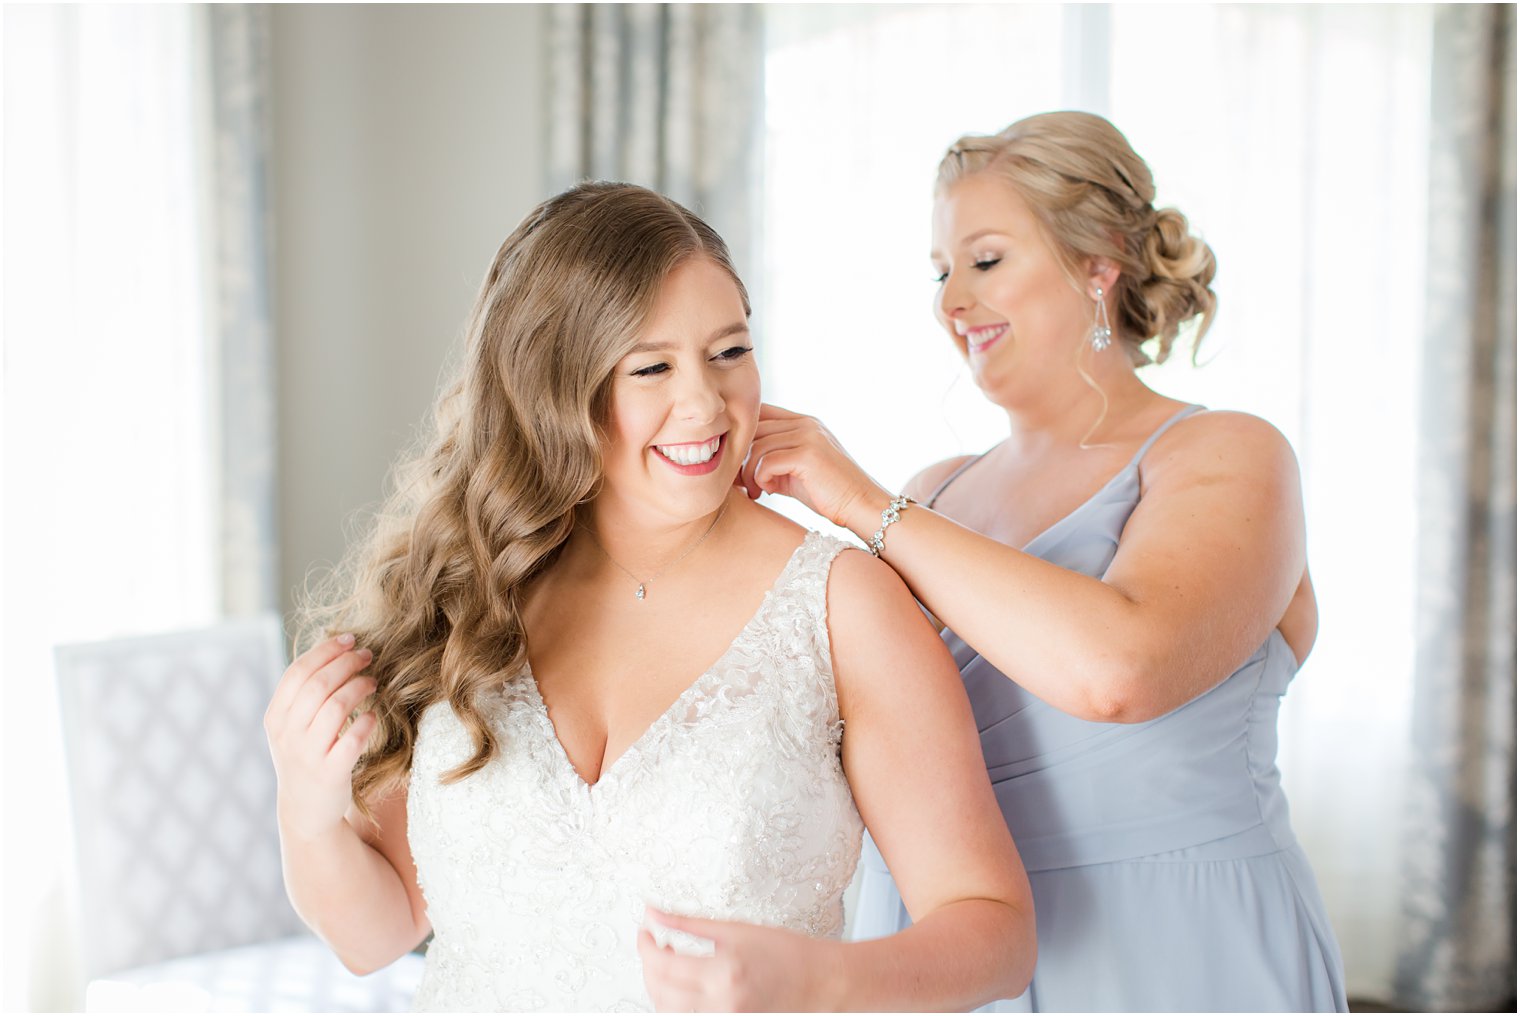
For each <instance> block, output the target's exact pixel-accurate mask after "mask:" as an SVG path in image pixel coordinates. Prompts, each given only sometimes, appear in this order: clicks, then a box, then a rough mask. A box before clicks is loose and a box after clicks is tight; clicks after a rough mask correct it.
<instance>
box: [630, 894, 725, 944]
mask: <svg viewBox="0 0 1520 1016" xmlns="http://www.w3.org/2000/svg"><path fill="white" fill-rule="evenodd" d="M644 913H645V914H647V915H648V916H649V918H650V920H652V921H654V922H655V923H656V924H659V925H663V926H664V927H667V928H674V929H675V930H676V931H684V932H686V933H687V934H689V935H698V936H700V937H702V938H710V939H712V940H713V943H714V944H716V943H718V942H720V941H722V940H723V939H725V938H727V937H728V934H727V933H728V931H729V929H731V928H732V927H733V926H734V922H732V921H715V920H713V919H712V918H709V917H686V916H684V915H682V914H667V913H666V912H665V911H663V910H658V909H656V908H654V907H652V906H649V905H648V904H646V905H645V906H644Z"/></svg>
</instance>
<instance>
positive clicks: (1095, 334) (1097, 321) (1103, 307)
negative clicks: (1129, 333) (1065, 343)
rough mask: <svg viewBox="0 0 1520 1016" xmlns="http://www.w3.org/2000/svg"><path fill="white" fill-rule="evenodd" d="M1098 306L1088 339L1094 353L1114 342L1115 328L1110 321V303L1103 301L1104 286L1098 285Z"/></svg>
mask: <svg viewBox="0 0 1520 1016" xmlns="http://www.w3.org/2000/svg"><path fill="white" fill-rule="evenodd" d="M1096 299H1097V301H1098V303H1097V306H1095V307H1094V308H1093V326H1092V332H1091V333H1089V336H1088V341H1089V342H1091V343H1092V348H1093V352H1094V353H1101V352H1103V351H1104V350H1105V349H1107V348H1108V347H1109V346H1111V345H1113V342H1114V330H1113V328H1112V326H1110V325H1109V322H1108V304H1106V303H1104V302H1103V287H1102V286H1099V287H1098V295H1097V298H1096Z"/></svg>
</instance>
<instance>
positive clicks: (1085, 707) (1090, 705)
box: [1076, 653, 1169, 723]
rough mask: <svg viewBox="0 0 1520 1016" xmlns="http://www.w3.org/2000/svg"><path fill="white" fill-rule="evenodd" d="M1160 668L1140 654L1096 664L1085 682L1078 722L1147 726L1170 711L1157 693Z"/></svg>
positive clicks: (1160, 677) (1163, 683)
mask: <svg viewBox="0 0 1520 1016" xmlns="http://www.w3.org/2000/svg"><path fill="white" fill-rule="evenodd" d="M1160 671H1161V668H1160V666H1159V665H1158V664H1156V663H1155V662H1154V661H1151V660H1150V659H1147V658H1145V657H1143V656H1141V655H1140V654H1138V653H1135V654H1126V655H1125V656H1122V657H1108V658H1105V659H1102V660H1099V661H1094V663H1093V664H1092V665H1091V667H1090V668H1089V669H1088V674H1087V677H1086V680H1084V681H1083V682H1082V688H1083V693H1082V695H1081V698H1080V700H1079V702H1078V708H1077V710H1076V715H1077V718H1078V719H1083V720H1089V721H1091V722H1094V723H1144V722H1146V721H1147V720H1154V719H1155V718H1156V717H1158V716H1161V715H1163V714H1165V713H1166V712H1168V711H1169V707H1168V705H1167V704H1166V703H1165V702H1162V701H1161V700H1160V698H1161V696H1160V695H1159V694H1158V692H1160V691H1161V690H1162V689H1163V688H1164V686H1165V683H1166V682H1165V680H1164V678H1163V677H1162V675H1161V673H1160Z"/></svg>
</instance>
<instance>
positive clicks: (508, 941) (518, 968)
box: [407, 533, 863, 1012]
mask: <svg viewBox="0 0 1520 1016" xmlns="http://www.w3.org/2000/svg"><path fill="white" fill-rule="evenodd" d="M846 546H848V545H847V544H845V543H844V542H842V541H840V540H836V539H834V538H833V537H829V536H824V535H821V534H819V533H809V534H808V535H807V536H806V538H804V540H803V542H802V544H801V545H800V546H799V547H798V548H797V550H796V551H794V552H793V554H792V556H791V558H790V560H788V562H787V564H786V567H785V568H784V569H783V570H782V572H781V574H780V575H779V576H778V577H777V579H776V581H775V583H774V584H773V585H772V587H771V589H770V590H769V591H768V592H767V593H766V594H765V599H764V600H763V601H762V603H761V605H760V608H759V609H758V610H757V611H756V612H755V615H754V616H753V617H752V618H750V620H749V622H748V623H747V624H746V625H745V626H744V628H743V629H742V630H741V631H740V632H739V634H738V635H737V636H736V637H735V639H734V641H733V642H732V643H730V645H729V647H728V649H727V650H726V651H725V652H724V653H723V655H722V656H721V657H720V658H719V659H718V661H717V662H716V663H714V664H713V665H712V666H711V667H709V668H708V669H707V670H706V671H705V672H704V673H702V674H701V675H700V676H699V677H697V678H696V680H695V681H693V683H692V684H691V685H690V686H688V687H687V688H686V690H685V691H683V692H682V693H681V694H680V696H678V697H677V698H676V700H675V701H674V702H673V703H672V704H671V706H670V708H669V709H667V710H666V711H665V713H663V714H662V715H661V716H660V717H659V718H658V719H657V720H655V722H654V723H653V724H651V725H650V727H649V729H648V730H646V731H645V732H644V734H643V735H642V736H640V738H639V739H638V740H637V741H635V742H634V744H633V745H632V746H631V747H629V748H628V750H627V751H626V752H625V753H624V754H623V755H621V756H619V757H618V758H617V759H616V760H614V761H613V762H612V763H611V764H610V765H609V766H608V767H607V768H606V769H605V770H604V771H603V773H602V775H601V777H600V779H599V780H598V781H597V782H596V783H595V784H592V785H587V784H586V782H585V781H584V780H583V779H582V778H581V777H580V775H579V774H578V773H576V771H575V769H574V768H573V767H572V766H571V764H570V760H569V758H568V757H567V756H566V754H565V752H564V749H563V747H562V746H561V745H560V742H559V740H558V738H557V737H556V736H555V733H554V726H553V724H552V723H551V722H550V720H549V714H548V711H547V709H546V708H545V706H544V702H543V699H542V697H540V695H539V693H538V686H537V684H536V683H535V682H534V680H533V677H532V674H531V673H530V672H528V671H527V670H526V669H524V671H523V672H522V673H521V674H519V675H518V676H517V677H516V678H514V679H513V680H511V681H509V682H508V683H507V685H506V687H505V688H503V689H502V690H501V691H500V692H498V693H497V695H498V696H499V701H498V702H496V703H494V708H493V709H492V710H491V711H490V722H491V723H492V725H493V727H494V729H495V730H496V732H497V734H498V736H499V737H500V743H501V745H502V751H501V754H500V755H499V756H498V757H497V758H496V759H495V760H493V761H492V763H491V764H490V765H488V766H487V767H486V768H485V769H483V770H481V771H480V772H478V773H476V774H474V775H473V776H470V777H467V778H466V779H464V780H461V781H459V782H457V783H454V784H452V785H444V784H442V783H440V782H439V779H438V777H439V775H440V774H441V773H443V772H446V771H447V770H449V769H450V768H452V767H454V766H455V765H457V764H459V763H460V762H462V761H463V760H464V759H466V758H468V757H469V756H470V754H471V753H472V750H473V746H472V744H471V741H470V738H469V735H468V734H467V733H466V731H465V729H464V727H463V726H462V725H461V724H460V723H459V721H458V718H457V717H456V716H455V715H454V713H453V711H452V709H451V708H450V707H449V706H448V704H447V703H438V704H435V705H433V706H431V707H429V708H428V709H427V711H426V712H424V714H423V716H422V719H421V722H420V725H419V729H418V736H417V745H416V750H415V753H414V756H413V763H412V773H411V783H410V789H409V797H408V805H407V820H408V831H409V838H410V841H411V848H412V856H413V858H414V859H415V860H416V863H417V872H418V879H419V882H420V884H421V886H422V890H423V894H424V896H425V897H426V899H427V904H428V916H429V918H430V920H431V921H432V925H433V931H434V938H433V941H432V943H431V944H430V945H429V947H428V953H427V963H426V971H425V973H424V975H423V980H422V985H421V987H420V988H419V990H418V993H417V996H416V999H415V1002H414V1007H415V1008H416V1009H419V1010H476V1011H502V1010H534V1009H546V1010H582V1011H584V1010H604V1011H615V1012H617V1011H625V1012H626V1011H647V1010H649V1009H651V1008H652V1004H651V1002H650V999H649V995H648V993H647V992H646V991H645V988H644V977H643V970H642V967H641V965H640V963H639V957H638V953H637V951H636V947H635V940H636V936H637V933H638V929H639V927H640V926H641V924H642V922H643V918H644V907H645V904H646V903H649V904H654V905H655V906H657V907H660V908H661V909H665V910H668V911H671V912H674V913H682V914H690V915H694V916H700V917H712V918H720V919H724V920H738V921H748V922H752V923H756V924H766V925H772V926H777V927H784V928H790V929H792V930H795V931H800V932H804V933H806V934H809V935H814V936H830V937H836V938H837V937H838V936H839V935H840V934H841V932H842V931H843V929H844V891H845V888H846V887H847V886H848V885H849V883H850V879H851V878H852V877H853V875H854V873H855V865H856V862H857V861H858V860H859V857H860V842H861V832H862V829H863V826H862V823H861V820H860V815H859V813H858V812H857V811H856V810H855V802H854V799H853V798H852V797H851V795H850V788H849V785H848V783H847V782H846V781H845V777H844V771H843V768H842V766H841V763H840V756H839V750H840V744H841V741H842V738H843V735H844V723H843V721H842V720H841V719H840V718H839V704H838V699H837V698H836V695H835V688H834V675H833V669H832V664H831V661H830V655H829V641H828V629H827V626H826V616H825V609H826V608H825V604H826V600H825V594H826V589H827V583H828V573H829V567H830V564H831V563H832V562H833V559H834V557H835V556H836V555H837V554H838V553H839V552H840V551H841V550H843V549H844V548H845V547H846Z"/></svg>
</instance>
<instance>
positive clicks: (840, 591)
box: [828, 547, 943, 662]
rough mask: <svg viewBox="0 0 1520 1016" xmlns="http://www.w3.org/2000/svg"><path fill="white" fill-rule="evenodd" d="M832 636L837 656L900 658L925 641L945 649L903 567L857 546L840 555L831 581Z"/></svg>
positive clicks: (831, 571) (829, 607)
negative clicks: (896, 568) (900, 574)
mask: <svg viewBox="0 0 1520 1016" xmlns="http://www.w3.org/2000/svg"><path fill="white" fill-rule="evenodd" d="M828 627H829V642H830V644H831V646H832V648H833V652H834V655H835V657H836V659H842V660H845V661H846V662H848V661H851V660H856V659H862V658H866V657H871V658H875V657H882V658H883V659H893V658H896V660H897V662H902V660H901V654H902V653H904V652H908V651H910V650H913V649H915V648H919V647H922V646H931V647H932V648H933V649H941V648H942V645H943V644H942V643H941V642H940V639H939V633H938V632H937V631H935V629H934V626H933V625H932V624H931V623H930V621H929V619H928V616H927V615H926V614H925V613H924V612H923V609H922V608H921V607H919V605H918V601H917V600H916V599H914V598H913V594H912V593H911V592H909V591H908V587H907V585H906V584H904V582H903V580H902V579H901V578H900V577H898V574H897V572H895V571H893V570H892V568H891V567H890V566H889V565H887V564H886V563H885V562H883V561H881V560H879V559H877V558H874V557H872V556H871V555H870V554H868V553H866V552H865V551H863V550H858V549H856V548H854V547H851V548H850V549H848V550H844V551H841V552H840V553H839V555H838V556H837V557H836V558H834V564H833V567H832V568H831V570H830V572H829V583H828Z"/></svg>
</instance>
